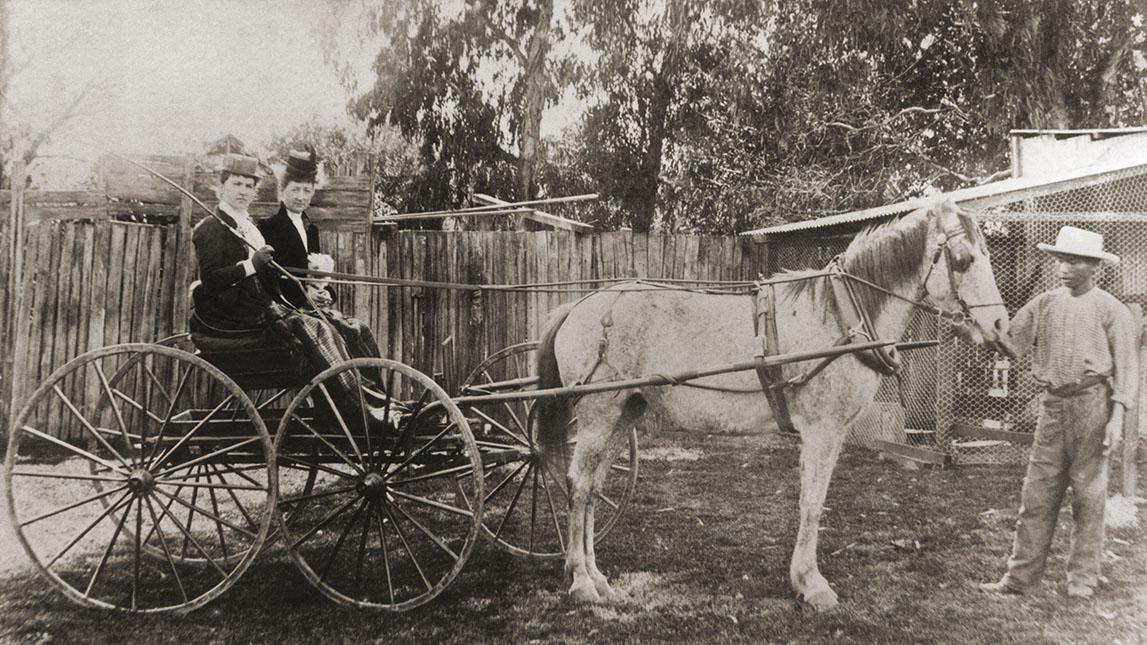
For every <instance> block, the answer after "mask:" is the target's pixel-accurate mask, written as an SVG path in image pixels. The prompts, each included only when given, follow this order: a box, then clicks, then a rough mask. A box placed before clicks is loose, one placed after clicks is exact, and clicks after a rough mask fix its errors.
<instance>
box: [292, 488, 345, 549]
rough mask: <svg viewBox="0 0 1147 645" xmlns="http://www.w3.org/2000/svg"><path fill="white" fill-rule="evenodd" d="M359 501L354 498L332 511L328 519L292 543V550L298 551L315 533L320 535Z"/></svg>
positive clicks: (324, 519)
mask: <svg viewBox="0 0 1147 645" xmlns="http://www.w3.org/2000/svg"><path fill="white" fill-rule="evenodd" d="M358 499H359V497H358V496H355V497H352V498H351V499H350V501H348V502H346V503H345V504H343V505H342V506H340V507H338V508H336V509H335V510H333V511H331V512H330V513H329V514H327V516H326V517H324V518H323V519H322V520H321V521H320V522H319V523H318V524H315V525H314V526H312V527H311V528H310V529H308V530H307V532H306V533H304V534H303V535H302V536H300V537H299V538H298V539H297V540H295V541H294V542H292V543H291V548H292V549H297V548H299V545H300V544H302V543H303V542H306V541H307V540H309V539H310V538H311V536H312V535H314V534H315V533H318V532H319V531H321V530H322V529H323V528H325V527H326V525H327V524H330V523H331V522H333V521H334V519H335V518H336V517H338V516H339V515H342V514H343V513H345V512H346V510H347V509H348V508H350V507H351V506H353V505H354V503H355V502H356V501H358Z"/></svg>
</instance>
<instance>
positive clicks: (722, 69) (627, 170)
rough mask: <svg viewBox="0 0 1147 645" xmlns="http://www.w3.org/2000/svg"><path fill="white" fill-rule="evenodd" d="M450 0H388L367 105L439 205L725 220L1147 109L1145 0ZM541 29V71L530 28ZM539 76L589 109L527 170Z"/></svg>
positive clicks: (871, 202) (685, 223)
mask: <svg viewBox="0 0 1147 645" xmlns="http://www.w3.org/2000/svg"><path fill="white" fill-rule="evenodd" d="M447 6H448V5H443V4H441V3H438V2H433V1H431V0H402V1H401V2H386V3H378V4H377V8H375V9H373V12H372V23H371V24H372V25H373V28H374V29H375V31H376V33H379V34H382V35H384V36H385V45H384V46H383V47H382V49H381V50H380V52H379V55H378V57H377V61H376V65H375V73H376V80H375V83H374V86H373V87H372V88H371V89H370V90H369V91H367V92H365V93H363V94H362V95H361V96H360V97H359V99H358V100H357V101H356V102H355V106H354V109H355V114H356V115H357V116H358V117H360V118H362V119H364V120H365V121H366V122H367V123H368V124H369V125H372V126H377V125H379V124H385V123H390V124H393V125H395V126H397V127H398V128H399V129H400V131H401V132H402V133H403V135H404V136H406V137H408V138H410V139H411V140H414V141H417V142H418V145H419V146H420V148H419V156H420V159H421V164H422V165H421V173H420V174H419V176H418V177H417V179H416V181H415V182H413V183H412V185H411V186H410V191H411V194H410V196H409V198H408V202H409V203H411V204H421V205H424V206H425V207H445V206H452V205H458V204H461V203H462V202H463V201H464V200H465V199H466V197H467V196H468V195H469V194H470V193H472V192H476V191H482V192H492V193H496V194H515V195H518V196H519V197H521V196H522V195H527V194H528V195H533V194H535V193H540V194H549V195H557V194H569V193H570V192H575V191H576V192H597V193H600V194H602V195H603V198H602V201H601V203H599V204H598V205H596V206H593V207H590V208H589V209H588V210H587V213H588V216H589V217H591V218H593V219H594V220H595V221H596V223H597V224H598V225H600V226H606V227H619V226H632V227H633V228H634V229H636V230H644V229H647V228H650V227H659V228H664V229H670V230H688V231H697V232H713V233H718V232H722V233H728V232H733V231H736V230H744V229H745V228H749V227H753V226H757V225H761V224H768V223H778V222H784V221H791V220H798V219H804V218H809V217H817V216H821V215H825V214H831V213H835V212H844V211H849V210H854V209H858V208H864V207H869V206H875V205H880V204H885V203H889V202H892V201H897V200H901V199H905V198H910V197H914V196H918V195H920V194H924V193H927V192H929V191H936V190H948V189H952V188H956V187H959V186H964V185H968V184H970V183H978V182H983V181H988V180H993V179H997V178H1000V177H1001V176H1003V175H1004V174H1005V173H1006V168H1007V152H1008V133H1009V131H1010V130H1012V129H1014V128H1102V127H1121V126H1128V125H1134V124H1137V123H1140V122H1141V121H1142V119H1143V117H1144V94H1143V88H1142V87H1141V85H1140V81H1139V77H1138V76H1139V75H1138V70H1137V69H1136V66H1135V56H1137V55H1139V56H1141V53H1140V52H1141V50H1142V49H1143V47H1144V34H1143V32H1142V29H1141V27H1142V24H1143V16H1142V14H1141V12H1140V10H1139V8H1138V5H1137V4H1136V3H1135V2H1134V1H1133V0H1117V1H1116V2H1104V1H1101V0H1050V1H1049V2H1045V3H1031V2H1026V1H1024V0H987V1H981V0H977V1H973V0H892V1H890V2H886V1H883V0H847V1H837V0H784V1H782V2H778V3H772V4H764V3H745V2H738V1H735V0H698V1H696V2H686V1H684V0H665V1H660V0H620V1H618V2H608V3H602V2H592V1H591V0H570V2H568V3H564V4H559V11H558V12H557V13H556V14H555V15H554V16H553V18H552V22H551V20H550V19H549V17H548V13H547V11H548V10H549V9H551V8H552V6H551V3H550V0H520V1H519V2H513V3H494V2H490V1H489V0H467V1H466V2H464V3H462V5H461V9H460V10H459V11H457V12H456V13H454V14H450V15H446V14H445V12H446V9H445V8H444V7H447ZM563 10H564V11H563ZM542 37H544V38H543V40H545V39H546V38H548V39H550V40H552V41H553V42H552V47H551V43H550V40H545V43H543V44H544V45H545V48H550V49H551V50H552V51H553V52H555V53H554V54H553V55H551V56H550V57H549V58H546V57H545V56H544V54H543V56H542V60H543V61H544V65H543V68H544V74H542V75H541V76H538V74H537V69H536V68H533V69H531V68H530V66H529V65H528V64H526V61H527V60H528V59H529V56H527V55H526V54H525V53H524V47H525V46H524V44H525V43H535V42H537V40H538V38H542ZM516 44H523V45H516ZM545 48H543V49H545ZM557 52H560V54H559V53H557ZM535 62H536V61H535ZM539 78H541V81H540V82H541V83H542V84H541V85H540V87H542V96H543V97H544V101H543V105H544V106H549V105H552V104H553V103H554V101H555V100H556V97H558V96H559V95H562V94H563V93H569V92H571V91H572V92H574V93H576V95H577V97H578V98H579V100H580V101H581V103H582V105H583V107H584V110H583V113H582V117H581V120H580V121H579V122H578V123H577V124H575V125H574V127H571V128H567V130H566V131H565V132H564V133H563V134H562V135H561V136H560V137H559V138H558V139H556V140H551V141H548V142H545V144H544V145H543V146H542V147H541V148H540V149H539V150H538V151H537V152H536V156H537V160H536V161H537V163H536V165H529V164H526V163H524V159H523V157H522V154H521V153H522V151H523V150H525V149H527V148H528V147H529V146H525V145H524V141H525V136H526V135H525V132H526V131H527V128H525V124H526V122H527V121H528V120H529V119H530V118H531V116H530V115H535V114H536V113H537V111H538V109H539V108H538V107H537V95H536V94H535V95H534V98H532V99H530V98H528V97H527V94H528V92H529V91H530V88H535V89H536V88H537V87H539V85H537V83H538V82H539ZM531 154H535V153H531ZM535 169H536V170H535ZM523 187H524V188H523Z"/></svg>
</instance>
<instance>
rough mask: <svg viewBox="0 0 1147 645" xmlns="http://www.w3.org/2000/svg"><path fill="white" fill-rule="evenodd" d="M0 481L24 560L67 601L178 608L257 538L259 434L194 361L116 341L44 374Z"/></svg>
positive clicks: (244, 402) (208, 587)
mask: <svg viewBox="0 0 1147 645" xmlns="http://www.w3.org/2000/svg"><path fill="white" fill-rule="evenodd" d="M4 477H5V480H6V483H7V487H8V489H7V490H8V495H7V506H8V514H9V518H10V520H11V522H12V526H13V527H15V528H16V533H17V536H18V537H19V539H20V542H21V544H22V545H23V546H24V550H25V551H26V552H27V553H28V556H29V557H30V558H31V559H32V561H33V562H34V563H35V564H36V566H37V567H39V569H40V570H41V572H42V573H44V575H46V576H47V577H48V578H49V579H50V580H51V581H52V583H53V584H55V585H56V586H57V587H58V588H59V589H60V590H61V591H63V592H64V594H65V595H67V596H68V597H69V598H71V599H73V600H75V601H76V602H79V603H81V604H84V605H87V606H92V607H102V608H114V609H124V610H129V611H138V612H162V611H180V612H184V611H190V610H192V609H196V608H198V607H201V606H203V605H204V604H206V603H207V602H209V601H211V600H212V599H213V598H215V597H216V596H218V595H219V594H221V593H223V592H224V591H225V590H226V589H227V588H228V587H230V586H231V585H232V584H233V583H234V582H235V581H236V580H237V579H238V578H239V576H240V575H242V573H243V572H244V571H245V570H246V569H247V567H248V566H249V565H250V563H251V560H252V559H253V558H254V556H255V554H256V552H257V550H258V547H259V546H260V545H261V544H262V543H263V541H264V540H265V538H266V535H267V531H268V528H269V527H270V523H271V510H272V509H273V507H274V500H275V483H276V477H275V462H274V449H273V445H272V443H271V437H270V435H269V434H268V433H267V430H266V427H265V426H264V424H263V421H262V419H260V418H259V415H258V413H257V411H256V410H255V407H254V405H253V404H252V403H251V401H250V399H248V398H247V396H246V395H245V394H244V393H243V391H242V390H241V389H239V387H238V386H237V385H235V383H234V382H233V381H231V380H230V379H229V378H227V376H225V375H224V374H223V373H222V372H220V371H219V370H218V369H216V368H215V367H213V366H211V365H209V364H208V363H207V362H206V361H203V360H202V359H200V358H198V357H196V356H193V355H191V354H188V353H187V352H183V351H180V350H178V349H174V348H171V347H162V346H158V345H145V344H133V345H116V346H112V347H107V348H104V349H100V350H95V351H92V352H88V353H86V354H83V355H81V356H79V357H77V358H76V359H74V360H72V361H70V362H69V363H67V364H66V365H64V366H63V367H61V368H60V369H58V370H56V371H55V372H53V373H52V374H51V375H50V376H49V377H48V378H47V380H45V381H44V382H43V383H42V384H41V385H40V386H39V387H38V388H37V389H36V390H35V391H34V392H33V393H32V395H31V397H30V398H29V400H28V402H27V403H26V404H25V405H24V407H23V409H21V410H20V412H19V414H17V416H16V418H15V421H14V423H13V425H12V435H11V437H10V439H9V443H8V454H7V459H6V462H5V469H4Z"/></svg>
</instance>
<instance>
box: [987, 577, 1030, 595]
mask: <svg viewBox="0 0 1147 645" xmlns="http://www.w3.org/2000/svg"><path fill="white" fill-rule="evenodd" d="M980 591H982V592H984V593H987V594H993V595H997V596H1021V595H1023V593H1024V590H1023V589H1020V588H1018V587H1013V586H1011V585H1010V584H1008V583H1007V582H1005V581H1004V580H1000V581H998V582H981V583H980Z"/></svg>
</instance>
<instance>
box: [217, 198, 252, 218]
mask: <svg viewBox="0 0 1147 645" xmlns="http://www.w3.org/2000/svg"><path fill="white" fill-rule="evenodd" d="M219 210H221V211H223V212H224V213H227V214H228V215H230V216H231V217H234V218H235V219H236V220H238V219H245V220H247V221H251V215H250V214H249V213H248V212H247V211H240V210H235V207H234V206H232V205H231V204H228V203H227V202H224V201H220V202H219Z"/></svg>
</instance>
